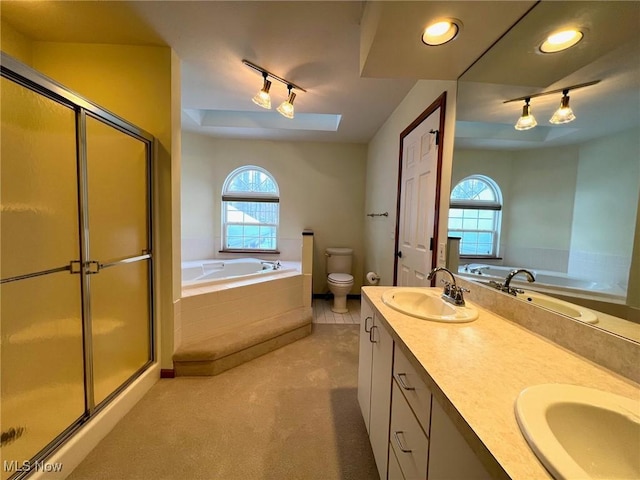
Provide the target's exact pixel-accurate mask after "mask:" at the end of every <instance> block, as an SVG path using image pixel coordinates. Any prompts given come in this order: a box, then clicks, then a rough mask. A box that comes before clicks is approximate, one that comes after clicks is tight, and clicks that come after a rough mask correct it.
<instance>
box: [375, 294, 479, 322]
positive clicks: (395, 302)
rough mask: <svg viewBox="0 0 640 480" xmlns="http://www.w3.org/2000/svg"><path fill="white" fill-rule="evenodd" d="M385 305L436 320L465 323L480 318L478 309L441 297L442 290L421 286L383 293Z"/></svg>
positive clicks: (419, 316) (415, 315) (405, 312)
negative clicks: (462, 305)
mask: <svg viewBox="0 0 640 480" xmlns="http://www.w3.org/2000/svg"><path fill="white" fill-rule="evenodd" d="M382 302H383V303H384V304H385V305H388V306H389V307H391V308H393V309H394V310H397V311H399V312H402V313H404V314H406V315H411V316H412V317H416V318H422V319H424V320H432V321H435V322H447V323H464V322H472V321H473V320H475V319H476V318H478V311H477V310H476V309H475V308H473V307H469V306H464V307H459V306H456V305H453V304H451V303H449V302H447V301H445V300H443V299H442V297H441V292H440V291H436V290H429V289H427V288H424V287H423V288H419V287H398V288H392V289H389V290H387V291H386V292H384V293H383V294H382Z"/></svg>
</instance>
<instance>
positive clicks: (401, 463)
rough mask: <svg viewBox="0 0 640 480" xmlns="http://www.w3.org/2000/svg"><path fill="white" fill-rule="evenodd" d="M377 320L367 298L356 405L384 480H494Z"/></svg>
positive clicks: (363, 308) (364, 300) (363, 304)
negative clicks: (357, 403) (490, 479)
mask: <svg viewBox="0 0 640 480" xmlns="http://www.w3.org/2000/svg"><path fill="white" fill-rule="evenodd" d="M378 315H379V314H378V313H377V312H376V310H374V308H373V306H372V305H371V303H370V301H369V300H368V298H367V297H366V295H363V296H362V302H361V311H360V351H359V366H358V402H359V404H360V409H361V411H362V416H363V418H364V421H365V425H366V427H367V432H368V434H369V441H370V443H371V448H372V450H373V455H374V458H375V461H376V466H377V467H378V473H379V475H380V478H381V479H383V480H384V479H389V480H427V479H428V480H445V479H449V480H451V479H462V478H464V479H465V480H474V479H489V478H491V477H490V475H489V474H488V473H487V471H486V470H485V468H484V466H483V465H482V463H481V462H480V460H479V459H478V458H477V457H476V455H475V454H474V452H473V451H472V450H471V448H470V447H469V445H468V444H467V442H466V440H465V439H464V438H463V437H462V435H461V434H460V432H458V430H457V428H456V427H455V425H454V424H453V423H452V421H451V420H450V419H449V417H448V416H447V414H446V413H445V411H444V410H443V409H442V407H441V406H440V405H439V404H438V402H437V401H436V400H435V399H434V398H433V396H432V394H431V391H430V390H429V388H428V387H427V385H426V383H425V382H424V381H423V380H422V378H421V376H420V375H419V373H418V371H417V370H416V368H415V367H414V365H413V364H412V363H411V362H410V361H409V360H408V358H407V355H405V353H404V352H403V350H402V348H403V347H401V346H400V344H399V343H394V341H393V338H392V337H391V335H390V333H389V332H388V331H387V328H386V327H385V325H384V324H383V321H382V320H381V319H380V318H379V316H378Z"/></svg>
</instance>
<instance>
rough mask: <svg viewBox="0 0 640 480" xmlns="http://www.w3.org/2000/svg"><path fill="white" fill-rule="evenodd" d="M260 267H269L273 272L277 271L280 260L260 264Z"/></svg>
mask: <svg viewBox="0 0 640 480" xmlns="http://www.w3.org/2000/svg"><path fill="white" fill-rule="evenodd" d="M260 263H261V264H262V265H271V267H272V268H273V269H274V270H279V269H280V267H281V266H282V265H280V260H276V261H275V262H267V261H263V262H260Z"/></svg>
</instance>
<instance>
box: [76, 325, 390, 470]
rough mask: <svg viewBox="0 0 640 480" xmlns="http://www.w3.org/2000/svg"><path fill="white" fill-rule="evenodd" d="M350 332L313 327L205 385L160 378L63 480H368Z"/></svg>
mask: <svg viewBox="0 0 640 480" xmlns="http://www.w3.org/2000/svg"><path fill="white" fill-rule="evenodd" d="M358 328H359V327H358V325H330V324H322V325H318V324H316V325H314V326H313V333H312V334H311V335H310V336H308V337H305V338H303V339H302V340H299V341H297V342H295V343H293V344H290V345H287V346H285V347H283V348H281V349H279V350H276V351H274V352H271V353H269V354H267V355H264V356H262V357H259V358H257V359H255V360H252V361H251V362H248V363H246V364H243V365H240V366H239V367H236V368H234V369H232V370H229V371H227V372H224V373H222V374H220V375H218V376H215V377H182V378H174V379H166V380H160V381H159V382H158V383H157V384H156V385H154V386H153V387H152V389H151V390H150V391H149V392H148V393H147V394H146V395H145V397H144V398H143V399H142V400H141V401H140V402H139V403H138V404H137V405H136V406H135V407H134V408H133V409H132V410H131V411H130V412H129V413H128V414H127V415H126V416H125V417H124V418H123V420H122V421H121V422H119V423H118V424H117V425H116V427H115V428H114V429H113V430H112V431H111V432H110V433H109V434H108V435H107V437H105V438H104V440H102V442H100V444H98V446H97V447H96V448H95V449H94V450H93V451H92V452H91V453H90V454H89V456H88V457H87V458H86V459H85V460H84V461H83V462H82V463H81V464H80V465H79V466H78V467H77V468H76V469H75V470H74V471H73V472H72V473H71V475H70V476H69V477H68V478H69V480H84V479H91V480H100V479H105V480H107V479H108V480H114V479H135V480H138V479H140V480H143V479H150V480H151V479H153V480H158V479H168V480H174V479H175V480H177V479H189V480H191V479H194V480H195V479H203V480H236V479H238V480H254V479H255V480H261V479H264V480H272V479H273V480H276V479H277V480H288V479H292V480H294V479H299V480H307V479H308V480H316V479H317V480H332V479H336V480H338V479H344V480H350V479H353V480H360V479H362V480H365V479H366V480H369V479H376V478H378V475H377V470H376V466H375V462H374V459H373V454H372V452H371V447H370V445H369V439H368V436H367V432H366V429H365V425H364V421H363V419H362V415H361V413H360V407H359V406H358V401H357V376H358V375H357V369H358Z"/></svg>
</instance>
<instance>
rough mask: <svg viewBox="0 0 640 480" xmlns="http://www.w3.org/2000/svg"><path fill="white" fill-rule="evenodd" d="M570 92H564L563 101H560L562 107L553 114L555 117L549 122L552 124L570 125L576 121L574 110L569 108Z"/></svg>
mask: <svg viewBox="0 0 640 480" xmlns="http://www.w3.org/2000/svg"><path fill="white" fill-rule="evenodd" d="M568 93H569V90H563V91H562V100H560V107H559V108H558V109H557V110H556V111H555V112H554V113H553V116H552V117H551V119H550V120H549V121H550V122H551V123H553V124H556V125H560V124H563V123H569V122H572V121H574V120H575V119H576V116H575V115H574V114H573V110H571V107H570V106H569V95H568Z"/></svg>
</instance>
